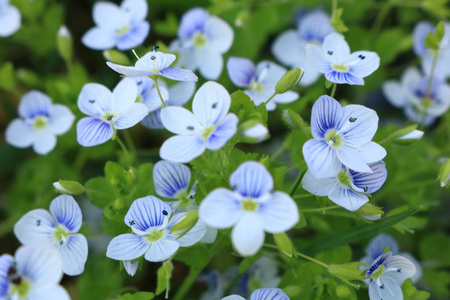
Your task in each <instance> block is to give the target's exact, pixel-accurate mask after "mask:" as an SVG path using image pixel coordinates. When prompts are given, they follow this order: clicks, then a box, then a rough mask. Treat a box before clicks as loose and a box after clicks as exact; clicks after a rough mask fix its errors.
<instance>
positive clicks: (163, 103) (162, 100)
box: [153, 78, 167, 107]
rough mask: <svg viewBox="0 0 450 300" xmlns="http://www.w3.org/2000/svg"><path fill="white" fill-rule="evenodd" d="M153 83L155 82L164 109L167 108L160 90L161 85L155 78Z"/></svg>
mask: <svg viewBox="0 0 450 300" xmlns="http://www.w3.org/2000/svg"><path fill="white" fill-rule="evenodd" d="M153 81H154V82H155V87H156V91H157V92H158V95H159V99H161V103H162V105H163V106H164V107H167V104H166V102H164V99H163V97H162V95H161V91H160V90H159V84H158V78H153Z"/></svg>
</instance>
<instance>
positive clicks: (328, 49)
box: [323, 32, 350, 63]
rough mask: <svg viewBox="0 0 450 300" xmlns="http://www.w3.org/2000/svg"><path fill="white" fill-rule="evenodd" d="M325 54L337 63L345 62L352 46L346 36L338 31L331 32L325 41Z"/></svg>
mask: <svg viewBox="0 0 450 300" xmlns="http://www.w3.org/2000/svg"><path fill="white" fill-rule="evenodd" d="M323 54H324V55H328V57H329V59H330V60H331V61H333V62H336V63H343V62H345V61H346V59H347V58H348V57H349V55H350V47H349V46H348V44H347V42H346V41H345V38H344V36H342V35H341V34H339V33H337V32H333V33H330V34H329V35H327V37H326V38H325V40H324V41H323Z"/></svg>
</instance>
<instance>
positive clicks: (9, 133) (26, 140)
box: [5, 119, 35, 148]
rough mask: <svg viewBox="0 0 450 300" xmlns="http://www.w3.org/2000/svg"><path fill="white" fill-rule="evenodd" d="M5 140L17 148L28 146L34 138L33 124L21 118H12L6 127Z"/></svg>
mask: <svg viewBox="0 0 450 300" xmlns="http://www.w3.org/2000/svg"><path fill="white" fill-rule="evenodd" d="M5 140H6V142H7V143H8V144H10V145H13V146H14V147H17V148H27V147H30V146H31V145H32V144H33V142H34V140H35V137H34V130H33V126H32V125H31V124H28V123H26V122H25V121H23V120H21V119H14V120H13V121H12V122H11V123H9V124H8V127H6V131H5Z"/></svg>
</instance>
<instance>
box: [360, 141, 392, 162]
mask: <svg viewBox="0 0 450 300" xmlns="http://www.w3.org/2000/svg"><path fill="white" fill-rule="evenodd" d="M386 154H387V152H386V150H385V149H384V148H383V147H382V146H380V145H378V144H377V143H375V142H369V143H367V144H365V145H364V146H361V147H359V148H358V156H359V157H360V158H361V159H362V160H363V161H364V162H365V163H373V162H377V161H380V160H382V159H383V158H384V157H385V156H386Z"/></svg>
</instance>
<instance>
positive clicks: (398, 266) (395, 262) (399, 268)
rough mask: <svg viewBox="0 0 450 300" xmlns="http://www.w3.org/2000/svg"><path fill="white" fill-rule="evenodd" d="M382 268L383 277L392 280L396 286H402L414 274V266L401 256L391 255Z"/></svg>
mask: <svg viewBox="0 0 450 300" xmlns="http://www.w3.org/2000/svg"><path fill="white" fill-rule="evenodd" d="M384 267H385V268H386V270H385V273H384V274H383V275H384V276H383V277H389V278H392V279H393V280H395V282H396V283H397V285H402V284H403V282H404V281H405V280H406V279H407V278H410V277H412V276H413V275H414V274H416V267H415V266H414V264H413V263H412V262H411V261H410V260H409V259H407V258H406V257H403V256H402V255H392V256H391V257H389V258H388V259H387V260H386V262H385V263H384Z"/></svg>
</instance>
